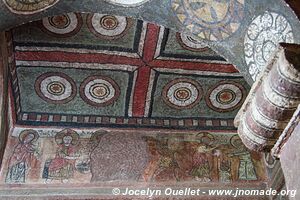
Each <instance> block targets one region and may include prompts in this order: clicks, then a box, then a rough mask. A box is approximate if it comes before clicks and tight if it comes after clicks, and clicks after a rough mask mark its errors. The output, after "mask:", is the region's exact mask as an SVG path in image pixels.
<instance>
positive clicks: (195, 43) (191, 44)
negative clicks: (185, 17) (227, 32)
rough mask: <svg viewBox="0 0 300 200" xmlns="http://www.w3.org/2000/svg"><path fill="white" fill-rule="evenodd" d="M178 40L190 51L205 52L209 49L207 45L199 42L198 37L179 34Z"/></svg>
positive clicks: (177, 35)
mask: <svg viewBox="0 0 300 200" xmlns="http://www.w3.org/2000/svg"><path fill="white" fill-rule="evenodd" d="M176 38H177V41H178V43H179V44H180V45H181V46H182V47H183V48H184V49H187V50H190V51H205V50H207V49H208V47H207V45H206V44H204V43H203V42H201V41H200V40H198V39H197V38H196V37H194V36H191V35H186V34H183V33H177V34H176Z"/></svg>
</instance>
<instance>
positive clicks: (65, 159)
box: [43, 144, 76, 180]
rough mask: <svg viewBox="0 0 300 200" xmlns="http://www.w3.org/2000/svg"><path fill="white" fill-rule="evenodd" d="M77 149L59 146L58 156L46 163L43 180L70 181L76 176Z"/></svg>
mask: <svg viewBox="0 0 300 200" xmlns="http://www.w3.org/2000/svg"><path fill="white" fill-rule="evenodd" d="M75 153H76V149H75V147H74V146H65V145H63V144H61V145H59V149H58V150H57V152H56V156H55V158H54V159H52V160H48V161H46V163H45V168H44V172H43V178H45V179H59V180H63V179H69V178H71V177H73V175H74V169H75V159H74V157H73V156H74V155H75Z"/></svg>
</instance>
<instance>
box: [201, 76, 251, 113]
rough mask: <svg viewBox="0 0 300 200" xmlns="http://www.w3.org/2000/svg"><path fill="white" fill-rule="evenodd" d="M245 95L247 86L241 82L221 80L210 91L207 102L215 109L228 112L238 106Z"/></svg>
mask: <svg viewBox="0 0 300 200" xmlns="http://www.w3.org/2000/svg"><path fill="white" fill-rule="evenodd" d="M245 96H246V92H245V88H244V87H243V86H242V85H240V84H239V83H236V82H231V81H221V82H219V83H218V84H217V85H216V86H214V87H212V88H211V89H210V90H209V91H208V95H207V96H206V103H207V105H208V106H209V107H210V108H211V109H213V110H215V111H218V112H228V111H232V110H234V109H236V108H238V107H239V106H240V105H241V104H242V103H243V100H244V98H245Z"/></svg>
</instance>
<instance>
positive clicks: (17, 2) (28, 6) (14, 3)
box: [3, 0, 59, 15]
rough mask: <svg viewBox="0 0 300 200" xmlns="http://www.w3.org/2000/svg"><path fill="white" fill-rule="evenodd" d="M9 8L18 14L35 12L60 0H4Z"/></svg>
mask: <svg viewBox="0 0 300 200" xmlns="http://www.w3.org/2000/svg"><path fill="white" fill-rule="evenodd" d="M3 2H4V4H5V5H6V6H7V7H8V8H9V10H10V11H11V12H13V13H16V14H24V15H29V14H34V13H38V12H40V11H42V10H45V9H47V8H50V7H51V6H53V5H54V4H56V3H57V2H59V0H34V1H33V0H3Z"/></svg>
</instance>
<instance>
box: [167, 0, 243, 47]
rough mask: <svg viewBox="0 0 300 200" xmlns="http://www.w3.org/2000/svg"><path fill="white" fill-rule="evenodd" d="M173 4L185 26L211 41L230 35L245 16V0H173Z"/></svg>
mask: <svg viewBox="0 0 300 200" xmlns="http://www.w3.org/2000/svg"><path fill="white" fill-rule="evenodd" d="M171 6H172V9H173V10H174V12H175V14H176V16H177V18H178V19H179V21H180V22H181V23H182V24H183V25H184V26H185V27H187V28H188V29H189V30H190V31H191V32H193V34H195V35H197V36H199V37H200V38H202V39H206V40H210V41H218V40H224V39H226V38H228V37H230V36H231V35H232V34H233V33H235V32H236V31H237V30H238V28H239V27H240V24H241V21H242V19H243V17H244V0H226V1H220V0H193V1H187V0H171Z"/></svg>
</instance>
